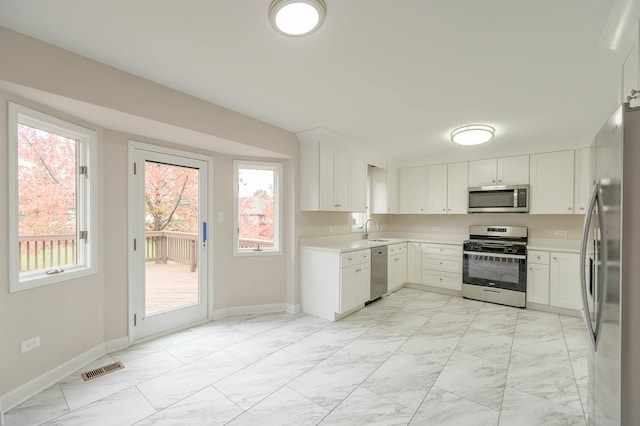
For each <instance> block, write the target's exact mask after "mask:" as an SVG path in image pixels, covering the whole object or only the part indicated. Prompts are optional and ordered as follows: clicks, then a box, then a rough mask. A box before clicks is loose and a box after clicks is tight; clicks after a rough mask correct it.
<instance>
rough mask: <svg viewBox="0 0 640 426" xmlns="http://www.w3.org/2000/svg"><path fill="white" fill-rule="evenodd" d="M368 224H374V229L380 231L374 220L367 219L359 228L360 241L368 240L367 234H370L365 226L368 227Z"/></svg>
mask: <svg viewBox="0 0 640 426" xmlns="http://www.w3.org/2000/svg"><path fill="white" fill-rule="evenodd" d="M369 222H373V223H375V224H376V229H380V225H378V222H376V220H375V219H367V221H366V222H365V223H364V225H362V226H361V227H360V228H362V239H363V240H368V239H369V232H371V231H370V230H369V228H368V227H367V225H369Z"/></svg>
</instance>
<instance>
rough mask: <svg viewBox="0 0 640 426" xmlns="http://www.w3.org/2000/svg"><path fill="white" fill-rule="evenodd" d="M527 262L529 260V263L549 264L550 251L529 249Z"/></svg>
mask: <svg viewBox="0 0 640 426" xmlns="http://www.w3.org/2000/svg"><path fill="white" fill-rule="evenodd" d="M527 262H529V263H537V264H540V265H548V264H549V252H548V251H536V250H529V251H528V252H527Z"/></svg>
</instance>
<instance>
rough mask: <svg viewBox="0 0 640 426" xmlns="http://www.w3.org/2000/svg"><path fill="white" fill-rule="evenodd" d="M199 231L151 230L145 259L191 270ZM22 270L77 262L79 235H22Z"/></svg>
mask: <svg viewBox="0 0 640 426" xmlns="http://www.w3.org/2000/svg"><path fill="white" fill-rule="evenodd" d="M197 242H198V234H191V233H187V232H174V231H147V232H146V235H145V245H144V250H145V251H144V252H145V260H146V261H147V262H156V263H167V262H176V263H180V264H183V265H189V269H190V270H191V272H194V271H195V270H196V269H197V266H198V257H197V255H196V245H197ZM239 243H240V248H255V249H257V248H260V249H262V248H273V241H271V240H258V239H251V238H241V239H240V242H239ZM19 250H20V260H21V262H20V271H21V272H22V271H33V270H36V269H44V268H54V267H56V266H60V265H73V264H75V262H76V236H75V235H72V234H71V235H38V236H22V237H20V238H19Z"/></svg>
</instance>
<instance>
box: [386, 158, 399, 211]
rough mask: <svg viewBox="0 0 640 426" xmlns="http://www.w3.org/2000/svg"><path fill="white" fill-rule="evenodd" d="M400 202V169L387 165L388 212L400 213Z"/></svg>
mask: <svg viewBox="0 0 640 426" xmlns="http://www.w3.org/2000/svg"><path fill="white" fill-rule="evenodd" d="M399 212H400V209H399V203H398V169H397V168H395V167H387V213H390V214H396V213H399Z"/></svg>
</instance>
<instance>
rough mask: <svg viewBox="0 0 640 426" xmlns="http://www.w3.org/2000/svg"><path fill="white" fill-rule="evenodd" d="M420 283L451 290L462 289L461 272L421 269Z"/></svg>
mask: <svg viewBox="0 0 640 426" xmlns="http://www.w3.org/2000/svg"><path fill="white" fill-rule="evenodd" d="M422 284H424V285H430V286H433V287H442V288H448V289H451V290H462V274H455V273H452V272H437V271H431V270H426V269H423V270H422Z"/></svg>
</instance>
